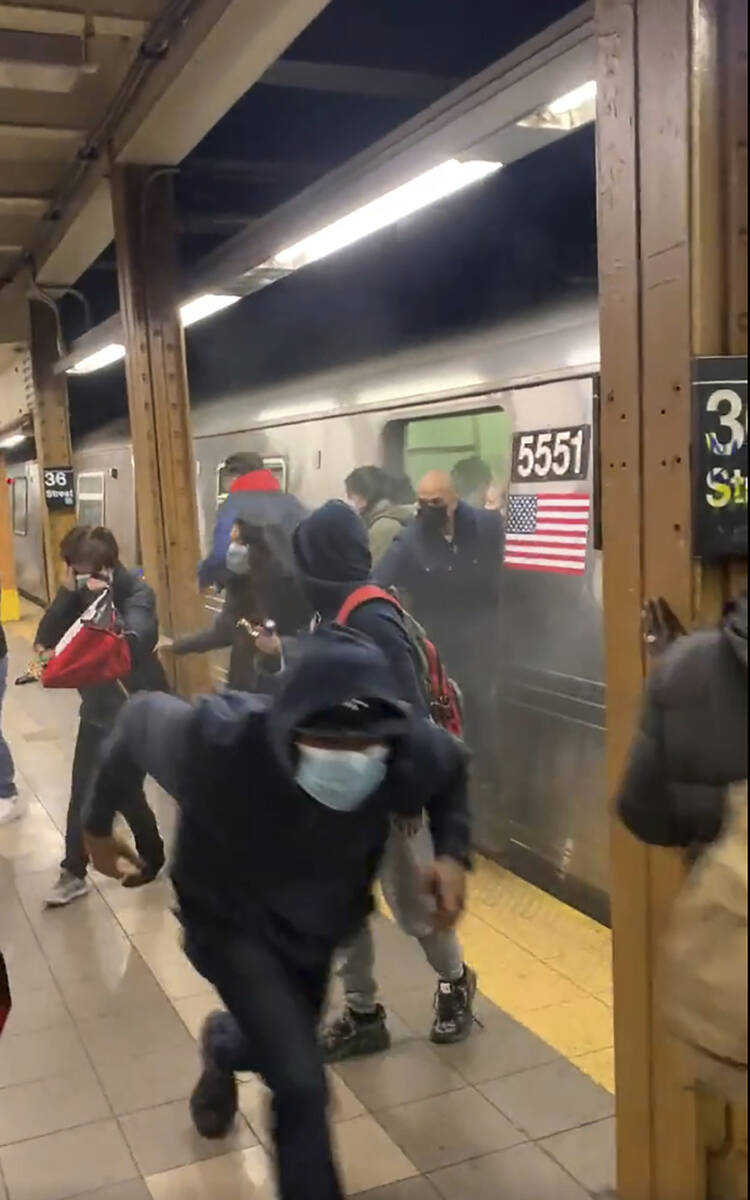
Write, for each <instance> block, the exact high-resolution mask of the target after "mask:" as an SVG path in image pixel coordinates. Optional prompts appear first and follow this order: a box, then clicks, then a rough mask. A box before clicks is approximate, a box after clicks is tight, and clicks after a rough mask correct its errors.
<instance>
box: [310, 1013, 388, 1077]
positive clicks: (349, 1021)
mask: <svg viewBox="0 0 750 1200" xmlns="http://www.w3.org/2000/svg"><path fill="white" fill-rule="evenodd" d="M321 1040H322V1045H323V1056H324V1058H325V1060H326V1062H328V1063H335V1062H343V1061H344V1059H347V1058H363V1057H364V1056H365V1055H367V1054H380V1053H381V1052H382V1051H383V1050H390V1048H391V1035H390V1033H389V1032H388V1026H387V1025H386V1019H385V1009H384V1008H383V1006H382V1004H379V1005H378V1007H377V1008H376V1009H375V1012H373V1013H357V1012H354V1010H353V1009H351V1008H346V1009H344V1012H343V1013H342V1014H341V1016H340V1017H339V1018H338V1020H336V1021H334V1022H333V1023H332V1024H331V1025H329V1026H328V1027H327V1028H326V1029H324V1030H323V1034H322V1039H321Z"/></svg>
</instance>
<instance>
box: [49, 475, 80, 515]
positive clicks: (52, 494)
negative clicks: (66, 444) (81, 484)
mask: <svg viewBox="0 0 750 1200" xmlns="http://www.w3.org/2000/svg"><path fill="white" fill-rule="evenodd" d="M43 479H44V499H45V501H46V504H47V508H48V509H50V511H55V510H60V509H64V510H66V511H68V512H69V511H71V510H75V506H76V485H75V474H74V472H73V468H72V467H47V468H46V469H45V471H44V476H43Z"/></svg>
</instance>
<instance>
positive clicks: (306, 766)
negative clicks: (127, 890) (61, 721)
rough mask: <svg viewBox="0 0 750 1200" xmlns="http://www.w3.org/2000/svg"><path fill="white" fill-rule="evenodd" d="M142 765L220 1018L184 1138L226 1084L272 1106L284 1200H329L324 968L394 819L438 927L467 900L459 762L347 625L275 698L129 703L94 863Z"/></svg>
mask: <svg viewBox="0 0 750 1200" xmlns="http://www.w3.org/2000/svg"><path fill="white" fill-rule="evenodd" d="M142 771H146V772H147V773H148V774H150V775H153V776H154V778H155V779H156V780H157V782H159V783H160V784H161V785H162V787H164V788H165V789H166V790H167V791H168V792H170V793H171V794H172V795H173V796H174V797H175V799H176V800H177V802H178V804H179V806H180V810H181V819H180V824H179V831H178V838H177V847H176V852H175V857H174V863H173V868H172V878H173V881H174V885H175V889H176V892H177V896H178V900H179V906H180V914H181V919H182V923H183V926H184V930H185V950H186V953H187V954H188V956H189V958H190V959H191V961H192V962H193V964H194V965H195V967H196V968H197V970H198V971H200V972H201V973H202V974H203V975H204V976H205V977H206V978H207V979H208V980H210V982H211V983H212V984H213V985H214V986H215V987H216V989H217V990H218V992H219V995H220V996H221V998H222V1000H223V1002H224V1004H225V1005H226V1009H227V1011H226V1012H221V1013H215V1014H214V1015H213V1016H211V1017H209V1018H208V1020H207V1021H206V1023H205V1026H204V1029H203V1034H202V1039H201V1046H202V1053H203V1066H204V1070H203V1074H202V1076H201V1079H200V1081H199V1083H198V1086H197V1087H196V1090H195V1092H194V1094H193V1097H192V1101H191V1111H192V1115H193V1119H194V1121H195V1124H196V1127H197V1128H198V1130H199V1132H200V1133H202V1134H203V1135H204V1136H206V1137H223V1136H225V1135H226V1134H227V1133H228V1132H229V1130H230V1129H231V1126H232V1124H233V1121H234V1118H235V1115H236V1112H237V1104H238V1098H237V1084H236V1080H235V1072H238V1071H254V1072H257V1073H258V1074H260V1075H261V1076H262V1077H263V1079H264V1080H265V1082H266V1083H267V1085H268V1086H269V1088H270V1089H271V1092H272V1094H273V1105H274V1116H275V1122H274V1136H275V1141H276V1152H277V1154H276V1158H277V1165H278V1173H279V1182H280V1195H281V1198H282V1200H342V1197H343V1191H342V1189H341V1185H340V1183H339V1180H338V1175H337V1171H336V1168H335V1165H334V1162H333V1156H332V1151H331V1143H330V1136H329V1130H328V1123H327V1115H326V1104H327V1088H326V1076H325V1070H324V1064H323V1058H322V1053H321V1049H320V1046H319V1042H318V1021H319V1018H320V1013H321V1009H322V1006H323V1001H324V997H325V992H326V986H327V982H328V977H329V972H330V966H331V960H332V957H333V953H334V951H335V949H336V947H337V946H338V945H340V944H341V943H342V942H343V941H345V940H346V939H347V937H349V936H351V934H352V933H353V932H354V930H356V929H357V928H358V927H359V925H360V924H361V923H362V921H363V920H364V919H365V916H366V915H367V913H368V911H369V909H370V907H371V888H372V883H373V879H374V876H375V872H376V871H377V867H378V863H379V861H380V858H381V855H382V853H383V848H384V846H385V842H386V838H387V835H388V830H389V826H390V820H391V817H392V816H393V815H396V816H399V817H403V818H404V819H409V818H414V817H416V816H417V815H418V814H419V813H420V812H421V811H422V809H425V810H426V811H427V813H428V817H429V821H430V827H431V830H432V836H433V838H434V842H435V849H436V858H435V861H434V863H433V864H432V866H431V867H430V869H429V871H428V872H427V875H426V878H425V887H426V889H427V890H428V891H430V892H431V893H432V894H433V896H434V899H435V923H436V925H437V926H440V927H443V928H448V927H450V926H451V925H452V924H453V923H454V922H455V921H456V920H457V918H458V916H459V913H460V911H461V908H462V905H463V900H464V877H465V867H466V865H467V862H468V853H469V819H468V806H467V799H466V771H465V760H464V755H463V754H462V752H461V749H460V747H459V746H458V745H457V744H456V743H455V741H454V740H453V739H452V738H451V737H450V736H449V735H448V734H446V733H444V732H443V731H442V730H440V729H438V728H436V727H435V726H434V725H432V724H431V723H430V722H428V721H427V720H425V719H423V718H419V717H415V716H413V715H411V713H410V712H409V711H408V710H407V709H406V708H405V707H404V706H403V705H401V704H400V703H399V700H398V689H397V687H396V683H395V680H394V678H393V674H392V672H391V671H390V669H389V667H388V664H387V662H386V661H385V658H384V657H383V655H382V654H381V653H380V651H379V650H378V649H377V648H376V647H374V646H373V645H372V644H371V643H370V642H368V641H366V640H365V639H362V638H359V637H357V636H356V635H354V634H352V633H350V632H348V631H344V630H341V631H328V630H326V631H322V632H321V633H320V634H319V635H318V636H316V637H314V638H311V639H310V640H309V643H308V645H307V646H306V648H305V650H304V653H303V654H302V656H301V658H300V660H299V661H298V663H297V664H296V666H295V667H294V668H293V669H291V670H290V671H289V672H288V673H287V674H286V678H285V680H284V684H283V689H282V691H281V693H280V695H279V698H278V700H277V701H276V702H274V703H271V702H268V701H266V700H264V699H262V698H260V697H257V696H248V695H244V694H241V693H238V692H227V693H225V694H224V695H222V696H212V697H203V698H202V699H201V700H200V701H199V702H198V703H197V704H196V705H195V707H193V706H191V705H189V704H187V703H186V702H185V701H182V700H178V699H176V698H174V697H167V696H147V695H143V696H139V697H136V698H135V699H134V700H131V701H130V702H129V704H128V705H127V706H126V708H125V709H124V711H123V713H122V714H121V717H120V719H119V721H118V725H117V727H116V729H115V731H114V734H113V736H112V739H111V740H110V742H109V744H108V746H107V747H106V748H105V751H104V753H103V756H102V766H101V772H100V775H99V778H98V782H97V785H96V787H95V788H94V791H93V794H92V798H91V805H90V809H89V811H88V815H87V818H86V828H87V832H88V835H89V837H88V844H89V848H90V852H91V855H92V859H93V861H94V862H95V864H96V865H97V867H98V868H99V869H100V870H102V871H104V872H105V873H106V874H109V875H112V876H115V877H117V876H118V875H121V874H122V870H123V863H122V858H123V855H124V856H125V857H127V856H128V854H129V857H130V858H131V861H132V860H133V858H134V855H133V854H132V852H130V853H129V851H128V848H127V847H126V846H125V845H123V844H121V843H120V842H119V840H118V838H117V837H116V836H113V835H112V823H113V817H114V814H115V812H116V811H117V808H118V802H119V798H120V795H121V793H122V790H123V788H126V787H127V786H128V781H129V780H130V779H132V778H133V777H136V776H139V774H140V772H142Z"/></svg>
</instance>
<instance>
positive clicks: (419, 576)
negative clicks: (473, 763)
mask: <svg viewBox="0 0 750 1200" xmlns="http://www.w3.org/2000/svg"><path fill="white" fill-rule="evenodd" d="M503 540H504V535H503V522H502V518H501V516H500V514H499V513H497V512H491V511H489V510H486V509H478V508H473V507H472V506H471V505H470V504H467V503H466V501H464V500H460V499H459V497H458V493H457V492H456V488H455V484H454V482H453V480H452V478H451V476H450V475H449V474H448V472H447V471H429V472H428V474H427V475H425V476H424V478H423V479H421V480H420V482H419V485H418V487H417V519H416V520H415V521H414V523H413V524H412V525H410V526H408V528H406V529H405V530H404V531H403V533H402V534H401V535H400V537H397V538H396V539H395V541H394V542H393V544H392V545H391V547H390V549H389V550H388V551H387V552H386V554H385V556H384V557H383V558H382V559H381V560H380V562H379V563H378V564H377V566H376V568H375V579H376V580H377V582H378V583H379V584H380V585H381V586H382V587H396V588H398V589H399V590H400V591H401V590H402V591H403V592H404V594H405V596H407V597H408V600H409V605H410V608H411V610H412V612H413V613H414V616H415V617H416V618H417V620H418V621H420V622H421V624H422V625H424V627H425V629H426V630H427V632H428V634H429V635H430V637H431V638H432V639H433V640H434V641H435V643H436V644H437V647H438V649H439V651H440V654H441V655H442V657H443V659H444V660H445V663H446V666H447V668H448V670H449V671H450V673H451V674H452V675H455V676H456V678H457V679H458V681H459V683H460V684H461V685H462V687H464V689H466V688H467V687H468V676H469V674H470V672H469V670H468V668H469V666H470V665H473V664H474V663H475V662H477V663H479V664H482V663H483V664H484V666H483V674H484V673H486V670H487V666H486V654H487V646H488V642H487V641H486V638H487V637H488V636H491V638H492V642H491V643H489V644H494V643H495V641H496V636H497V630H496V619H497V605H498V591H499V583H500V568H501V564H502V554H503Z"/></svg>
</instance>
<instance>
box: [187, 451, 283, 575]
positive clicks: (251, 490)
mask: <svg viewBox="0 0 750 1200" xmlns="http://www.w3.org/2000/svg"><path fill="white" fill-rule="evenodd" d="M224 474H225V477H227V478H228V479H229V480H230V483H229V495H228V496H227V498H226V500H224V501H223V503H222V504H220V505H219V509H218V512H217V513H216V522H215V524H214V532H213V543H212V548H211V553H210V554H209V555H208V557H207V558H204V560H203V562H202V563H201V564H200V565H199V567H198V583H199V586H200V587H201V588H207V587H210V586H211V585H212V584H215V585H216V586H217V587H220V588H221V587H224V586H225V584H226V582H227V578H228V571H227V566H226V557H227V550H228V549H229V543H230V540H231V539H230V535H231V532H232V526H233V525H234V523H235V521H244V522H246V524H248V525H254V526H259V527H260V528H266V527H268V526H270V527H275V528H277V529H279V530H280V531H281V533H282V534H283V535H285V537H286V538H287V539H288V538H290V537H291V535H292V533H293V532H294V530H295V529H296V527H297V525H298V524H299V523H300V521H301V520H302V518H303V517H304V515H305V509H304V508H303V506H302V505H301V504H300V502H299V500H298V499H297V497H296V496H290V495H288V494H286V493H285V492H282V491H281V489H280V487H279V482H278V480H277V479H276V477H275V475H274V474H273V472H272V471H269V470H267V469H266V468H265V467H264V466H263V459H262V458H261V457H260V455H259V454H254V453H252V452H240V453H237V454H232V455H231V456H230V457H229V458H228V459H227V461H226V463H225V464H224Z"/></svg>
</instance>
